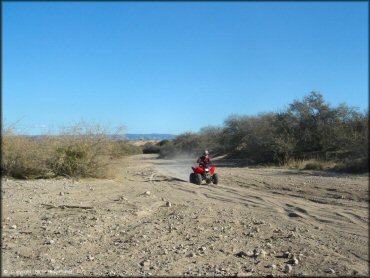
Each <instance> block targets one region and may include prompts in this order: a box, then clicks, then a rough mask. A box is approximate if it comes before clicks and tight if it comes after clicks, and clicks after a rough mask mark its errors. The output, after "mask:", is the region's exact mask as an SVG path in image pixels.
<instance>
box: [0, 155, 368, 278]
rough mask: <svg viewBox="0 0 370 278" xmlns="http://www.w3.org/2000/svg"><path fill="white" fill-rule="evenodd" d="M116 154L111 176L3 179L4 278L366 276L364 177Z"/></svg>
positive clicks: (366, 207)
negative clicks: (193, 177) (196, 175)
mask: <svg viewBox="0 0 370 278" xmlns="http://www.w3.org/2000/svg"><path fill="white" fill-rule="evenodd" d="M192 165H194V163H193V161H191V160H187V159H178V160H159V159H156V157H155V156H154V155H138V156H133V157H129V158H126V159H123V160H122V161H120V163H118V164H117V166H116V171H118V173H119V175H117V178H116V179H114V180H81V181H78V182H75V181H72V180H67V179H57V180H36V181H19V180H7V179H4V180H3V182H2V198H3V200H2V209H3V215H2V216H3V217H2V228H3V229H2V242H3V243H2V266H3V269H2V271H3V275H13V276H19V275H34V274H37V275H48V276H50V275H54V274H55V275H58V276H61V275H63V276H64V275H66V276H68V275H74V276H75V275H88V276H91V275H98V276H102V275H122V276H128V275H148V276H150V275H155V276H158V275H170V276H187V275H190V276H197V275H202V276H204V275H210V276H214V275H217V276H218V275H220V276H224V275H228V276H230V275H236V276H261V275H272V276H285V275H286V276H292V275H295V276H297V275H298V276H299V275H308V276H329V277H330V276H348V275H349V276H352V275H353V276H368V275H369V269H368V262H369V249H368V248H369V247H368V243H369V242H368V238H369V233H368V232H369V228H368V225H369V223H368V222H369V220H368V219H369V217H368V216H369V215H368V213H369V194H368V193H369V185H368V176H366V175H335V174H328V173H323V172H315V171H294V170H286V169H277V168H247V167H244V168H240V167H236V165H233V164H232V163H231V164H229V165H228V164H227V163H225V162H223V163H221V162H219V163H218V164H217V162H216V165H218V166H219V167H218V168H217V171H218V173H219V175H220V184H219V185H205V184H203V185H194V184H190V183H189V182H188V177H189V174H190V171H191V168H190V166H192Z"/></svg>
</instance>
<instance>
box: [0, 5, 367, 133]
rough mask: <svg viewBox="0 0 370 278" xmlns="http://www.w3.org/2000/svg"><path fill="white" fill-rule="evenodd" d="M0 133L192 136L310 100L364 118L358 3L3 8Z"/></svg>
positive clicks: (362, 24) (363, 41)
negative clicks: (90, 129) (80, 126)
mask: <svg viewBox="0 0 370 278" xmlns="http://www.w3.org/2000/svg"><path fill="white" fill-rule="evenodd" d="M2 16H3V18H2V20H3V30H2V31H3V38H2V44H3V57H2V58H3V60H2V62H3V65H2V66H3V88H2V100H3V102H2V105H3V107H2V108H3V109H2V114H3V122H4V123H12V122H15V121H17V120H20V122H19V124H18V125H19V128H21V129H22V132H24V133H29V134H39V133H45V132H50V131H52V132H53V131H55V130H56V129H57V128H59V127H61V126H67V125H70V124H72V123H75V122H78V121H79V120H81V119H84V120H85V121H91V122H97V123H101V124H103V125H110V126H112V127H113V126H117V125H121V124H124V125H126V127H127V129H126V132H127V133H172V134H180V133H183V132H187V131H192V132H197V131H199V129H200V128H202V127H205V126H208V125H216V126H217V125H222V124H223V122H224V120H225V119H226V118H227V117H228V116H229V115H231V114H241V115H256V114H258V113H260V112H276V111H279V110H282V109H284V108H286V107H287V105H288V104H289V103H291V102H292V101H293V100H294V99H302V98H303V97H304V95H307V94H308V93H310V92H311V91H313V90H316V91H319V92H321V93H322V94H323V95H324V98H325V99H326V100H327V101H328V102H329V103H330V104H331V105H333V106H337V105H338V104H339V103H343V102H344V103H347V104H348V105H350V106H356V107H358V108H359V109H360V110H361V111H363V110H365V109H368V74H369V72H368V60H369V53H368V39H369V38H368V3H367V2H354V3H351V2H331V3H330V2H329V3H325V2H277V3H271V2H262V3H258V2H234V3H227V2H198V3H197V2H175V3H169V2H154V3H149V2H139V3H134V2H116V3H114V2H110V3H104V2H85V3H82V2H80V3H77V2H75V3H73V2H49V3H48V2H44V3H41V2H31V3H26V2H15V3H11V2H5V3H3V15H2Z"/></svg>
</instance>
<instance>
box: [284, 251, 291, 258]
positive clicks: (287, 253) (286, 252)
mask: <svg viewBox="0 0 370 278" xmlns="http://www.w3.org/2000/svg"><path fill="white" fill-rule="evenodd" d="M290 256H291V254H290V252H289V251H285V252H284V253H283V258H286V259H287V258H289V257H290Z"/></svg>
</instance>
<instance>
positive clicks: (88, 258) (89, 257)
mask: <svg viewBox="0 0 370 278" xmlns="http://www.w3.org/2000/svg"><path fill="white" fill-rule="evenodd" d="M86 259H87V260H88V261H93V260H94V259H95V258H94V257H93V256H91V255H87V256H86Z"/></svg>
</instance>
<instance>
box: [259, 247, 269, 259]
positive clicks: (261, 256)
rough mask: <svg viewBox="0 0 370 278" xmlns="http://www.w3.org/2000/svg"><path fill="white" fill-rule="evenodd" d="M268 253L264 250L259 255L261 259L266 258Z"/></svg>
mask: <svg viewBox="0 0 370 278" xmlns="http://www.w3.org/2000/svg"><path fill="white" fill-rule="evenodd" d="M266 254H267V253H266V251H265V250H263V249H261V251H260V252H259V254H258V257H259V258H265V257H266Z"/></svg>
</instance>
